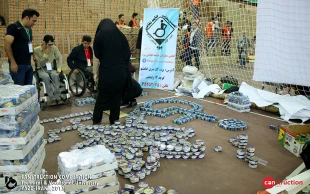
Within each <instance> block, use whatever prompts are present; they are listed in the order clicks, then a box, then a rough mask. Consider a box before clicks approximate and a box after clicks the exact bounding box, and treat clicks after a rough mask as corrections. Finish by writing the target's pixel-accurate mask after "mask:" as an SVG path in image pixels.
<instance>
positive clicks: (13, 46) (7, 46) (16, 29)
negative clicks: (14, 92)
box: [4, 9, 40, 85]
mask: <svg viewBox="0 0 310 194" xmlns="http://www.w3.org/2000/svg"><path fill="white" fill-rule="evenodd" d="M39 16H40V14H39V12H38V11H36V10H34V9H26V10H24V11H23V13H22V20H21V21H17V22H15V23H13V24H10V25H9V26H8V27H7V31H6V35H5V37H4V50H5V52H6V55H7V56H8V61H9V67H10V74H11V77H12V80H13V81H14V84H17V85H31V84H32V78H33V69H32V66H31V55H32V53H33V46H32V30H31V28H32V27H33V26H34V25H35V23H36V22H37V18H38V17H39Z"/></svg>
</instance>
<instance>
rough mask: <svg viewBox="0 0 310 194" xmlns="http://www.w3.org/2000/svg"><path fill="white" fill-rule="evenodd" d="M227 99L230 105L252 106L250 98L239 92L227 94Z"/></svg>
mask: <svg viewBox="0 0 310 194" xmlns="http://www.w3.org/2000/svg"><path fill="white" fill-rule="evenodd" d="M226 98H227V101H228V103H229V102H231V103H234V104H240V105H248V104H249V105H251V102H250V100H249V98H248V97H247V96H245V95H243V94H242V93H241V92H238V91H236V92H232V93H230V94H227V95H226Z"/></svg>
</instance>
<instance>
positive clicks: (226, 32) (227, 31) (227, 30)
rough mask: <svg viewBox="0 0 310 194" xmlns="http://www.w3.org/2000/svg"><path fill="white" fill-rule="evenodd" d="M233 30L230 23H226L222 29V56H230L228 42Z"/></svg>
mask: <svg viewBox="0 0 310 194" xmlns="http://www.w3.org/2000/svg"><path fill="white" fill-rule="evenodd" d="M232 33H233V28H232V27H231V22H229V21H227V22H226V25H225V26H224V27H223V29H222V56H230V40H231V37H232Z"/></svg>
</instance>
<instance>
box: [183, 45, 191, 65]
mask: <svg viewBox="0 0 310 194" xmlns="http://www.w3.org/2000/svg"><path fill="white" fill-rule="evenodd" d="M184 54H185V63H186V65H192V57H191V49H190V48H189V47H187V48H186V49H185V50H184Z"/></svg>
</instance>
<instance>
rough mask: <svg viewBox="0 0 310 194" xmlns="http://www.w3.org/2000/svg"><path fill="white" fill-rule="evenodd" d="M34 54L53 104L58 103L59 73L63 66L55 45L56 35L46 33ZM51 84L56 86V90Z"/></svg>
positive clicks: (39, 72)
mask: <svg viewBox="0 0 310 194" xmlns="http://www.w3.org/2000/svg"><path fill="white" fill-rule="evenodd" d="M34 56H35V58H36V60H37V65H38V67H37V68H38V70H37V71H38V75H39V78H41V79H42V80H43V82H44V84H45V87H46V91H47V95H48V97H49V98H50V100H51V105H56V104H58V103H59V102H60V100H61V99H60V80H59V73H60V72H61V67H62V55H61V54H60V52H59V50H58V48H57V47H56V46H55V41H54V37H53V36H51V35H45V36H44V38H43V43H42V45H41V46H38V47H36V48H35V49H34ZM54 60H56V64H57V68H56V70H57V72H56V71H55V69H54V67H53V65H54ZM51 79H52V83H51ZM51 85H53V86H54V90H53V88H52V87H51Z"/></svg>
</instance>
